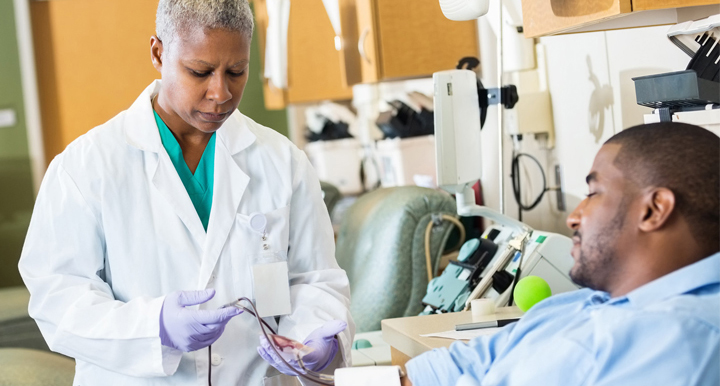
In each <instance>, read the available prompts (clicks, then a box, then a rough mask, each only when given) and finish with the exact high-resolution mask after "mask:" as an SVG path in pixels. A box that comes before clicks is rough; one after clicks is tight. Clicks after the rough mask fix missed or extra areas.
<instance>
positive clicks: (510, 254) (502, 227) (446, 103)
mask: <svg viewBox="0 0 720 386" xmlns="http://www.w3.org/2000/svg"><path fill="white" fill-rule="evenodd" d="M471 65H472V64H471ZM459 67H462V63H461V65H459ZM433 80H434V82H435V109H434V110H435V141H436V151H435V157H436V163H437V171H438V185H439V186H441V187H442V188H443V189H445V190H447V191H449V192H450V193H455V196H456V201H457V213H458V214H459V215H461V216H481V217H485V218H487V219H489V220H491V221H494V222H495V223H496V224H497V225H495V226H493V227H490V228H488V229H487V230H486V232H485V234H484V237H483V238H484V239H488V240H490V241H491V242H493V243H494V244H495V245H496V246H497V248H496V250H495V251H494V252H493V254H492V258H491V260H489V261H486V260H485V259H487V256H485V257H484V258H481V259H479V260H477V261H476V264H475V265H472V266H463V265H462V264H457V263H456V264H453V265H451V266H450V269H451V270H450V271H449V272H448V274H447V275H448V277H443V276H444V275H441V276H440V277H439V278H437V280H436V281H435V284H433V283H430V284H429V285H428V295H427V296H426V297H425V298H424V299H423V301H424V303H425V304H426V305H427V307H426V309H425V311H424V312H425V313H434V312H448V311H459V310H461V309H464V310H469V309H470V302H471V301H472V300H473V299H476V298H479V297H488V298H492V299H495V300H496V304H497V305H499V306H503V305H505V304H508V303H512V292H513V289H514V287H515V284H517V281H518V280H519V278H520V277H521V276H523V275H527V274H530V273H532V272H533V271H534V270H535V269H538V270H540V271H542V274H537V276H541V277H543V275H548V277H543V278H545V279H546V280H547V281H548V282H553V283H557V284H554V285H555V286H556V287H557V288H558V292H564V291H568V290H572V289H576V288H577V287H575V286H574V285H573V284H572V281H570V279H569V271H570V268H571V267H572V263H573V262H572V258H571V257H570V248H571V246H572V242H571V241H570V239H569V238H567V237H564V236H561V235H557V234H552V233H546V232H536V231H534V230H533V229H532V228H530V227H529V226H528V225H526V224H523V223H522V222H520V221H518V220H515V219H513V218H510V217H508V216H505V215H504V214H502V213H499V212H496V211H495V210H493V209H490V208H488V207H485V206H479V205H477V204H476V203H475V195H474V193H473V191H472V189H471V186H472V185H473V184H474V183H475V182H476V181H477V180H479V179H480V177H481V176H482V167H481V159H482V156H481V147H480V129H481V127H482V113H481V109H484V108H487V106H488V105H490V104H494V103H502V104H503V105H504V106H505V107H507V108H512V107H513V105H514V103H515V102H517V94H516V93H514V92H513V91H514V90H513V88H511V87H510V86H507V87H503V88H501V89H491V90H485V89H484V88H482V84H481V83H479V82H477V80H476V77H475V73H474V72H472V71H469V70H462V69H457V70H451V71H442V72H438V73H435V74H433ZM483 101H485V102H487V103H486V104H484V103H483ZM483 243H484V248H487V249H490V248H491V244H488V243H486V242H483ZM545 243H547V244H545ZM476 244H477V247H478V248H479V247H480V242H479V241H478V242H477V243H476ZM526 252H527V253H526ZM466 254H467V251H466ZM526 254H527V255H528V256H529V258H528V257H526ZM462 257H463V258H464V259H466V258H467V256H462ZM524 260H526V261H525V262H523V261H524ZM478 271H481V273H480V274H478ZM551 286H552V285H551ZM445 291H447V293H445ZM468 291H470V292H469V293H468Z"/></svg>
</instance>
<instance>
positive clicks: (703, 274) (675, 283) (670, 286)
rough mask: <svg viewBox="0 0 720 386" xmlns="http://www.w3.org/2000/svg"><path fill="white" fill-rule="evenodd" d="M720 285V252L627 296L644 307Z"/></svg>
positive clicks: (636, 304) (635, 303)
mask: <svg viewBox="0 0 720 386" xmlns="http://www.w3.org/2000/svg"><path fill="white" fill-rule="evenodd" d="M717 283H720V252H718V253H715V254H714V255H712V256H709V257H706V258H704V259H702V260H700V261H698V262H696V263H693V264H690V265H688V266H686V267H683V268H680V269H678V270H677V271H674V272H671V273H669V274H667V275H665V276H663V277H661V278H659V279H656V280H653V281H651V282H650V283H648V284H645V285H644V286H642V287H639V288H637V289H635V290H633V291H631V292H630V293H628V294H627V295H626V297H627V298H628V300H629V301H630V303H632V304H634V305H635V306H638V307H644V306H647V305H648V304H651V303H655V302H658V301H661V300H664V299H667V298H669V297H671V296H675V295H681V294H684V293H688V292H690V291H693V290H695V289H698V288H700V287H704V286H706V285H710V284H717Z"/></svg>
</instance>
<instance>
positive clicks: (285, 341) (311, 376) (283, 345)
mask: <svg viewBox="0 0 720 386" xmlns="http://www.w3.org/2000/svg"><path fill="white" fill-rule="evenodd" d="M242 302H246V303H247V304H249V307H246V306H244V305H243V304H242ZM226 307H237V308H239V309H241V310H243V311H244V312H247V313H249V314H250V315H252V316H254V317H255V319H257V322H258V326H259V327H260V331H261V332H262V334H263V336H264V337H265V339H267V340H268V342H271V344H270V347H272V349H273V350H274V351H275V353H276V354H277V356H278V357H279V358H280V360H281V361H282V362H283V363H284V364H285V365H286V366H287V367H288V368H289V369H291V370H292V371H293V372H295V373H296V374H297V376H298V377H301V378H303V379H305V380H308V381H311V382H315V383H318V384H320V385H328V386H333V385H335V384H336V383H335V378H336V376H337V374H336V375H335V376H333V375H328V374H322V373H319V372H316V371H313V370H310V369H308V368H307V367H306V366H305V364H304V363H303V360H302V358H303V357H304V356H306V355H307V354H310V353H311V352H312V351H313V349H312V348H311V347H308V346H305V345H304V344H302V343H300V342H298V341H295V340H293V339H290V338H286V337H284V336H280V335H277V333H276V332H275V330H274V329H273V328H272V327H270V325H268V324H267V322H265V321H264V320H263V319H261V318H260V316H259V314H258V312H257V309H256V308H255V304H254V303H253V302H252V300H250V299H248V298H246V297H241V298H238V299H237V300H235V301H232V302H230V303H227V304H225V305H223V306H222V307H220V308H226ZM268 331H269V333H268ZM211 350H212V348H211V347H208V361H210V355H211ZM293 360H295V361H297V363H298V365H299V366H300V369H297V368H295V367H294V366H293V365H291V364H290V362H291V361H293ZM378 367H379V368H383V367H384V368H388V367H390V368H397V370H396V371H395V372H394V373H392V374H395V375H397V376H398V379H399V377H400V376H402V371H401V369H400V368H399V367H397V366H378ZM340 370H343V371H342V372H343V373H346V372H347V371H348V370H347V369H337V370H335V371H336V373H337V372H338V371H340ZM384 374H385V375H387V374H388V373H387V372H385V373H384ZM344 375H345V374H344ZM343 379H347V378H343ZM344 384H347V383H346V382H343V383H339V384H338V386H343V385H344ZM208 386H211V383H210V369H208Z"/></svg>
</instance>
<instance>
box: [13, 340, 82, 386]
mask: <svg viewBox="0 0 720 386" xmlns="http://www.w3.org/2000/svg"><path fill="white" fill-rule="evenodd" d="M0 369H2V370H0V386H71V385H72V384H73V378H74V377H75V361H74V360H72V359H70V358H67V357H64V356H62V355H59V354H55V353H51V352H47V351H40V350H33V349H27V348H0Z"/></svg>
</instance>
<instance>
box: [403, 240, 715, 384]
mask: <svg viewBox="0 0 720 386" xmlns="http://www.w3.org/2000/svg"><path fill="white" fill-rule="evenodd" d="M407 370H408V375H409V377H410V380H411V381H412V382H413V385H416V386H425V385H434V386H436V385H455V384H456V383H457V381H458V379H459V378H460V377H461V376H462V377H463V382H461V383H462V384H468V383H467V382H466V381H469V383H470V384H477V385H482V386H485V385H497V386H519V385H532V386H553V385H568V386H573V385H596V386H599V385H603V386H605V385H607V386H610V385H612V386H618V385H633V386H636V385H650V386H670V385H673V386H674V385H677V386H692V385H703V386H717V385H720V253H716V254H714V255H712V256H710V257H707V258H705V259H703V260H701V261H699V262H697V263H695V264H692V265H689V266H687V267H684V268H682V269H680V270H677V271H675V272H673V273H670V274H668V275H666V276H663V277H661V278H659V279H657V280H655V281H653V282H650V283H648V284H646V285H644V286H642V287H640V288H637V289H635V290H634V291H632V292H630V293H628V294H627V295H626V296H621V297H617V298H610V295H609V294H608V293H606V292H600V291H593V290H590V289H582V290H578V291H574V292H570V293H565V294H560V295H557V296H553V297H551V298H548V299H546V300H544V301H542V302H540V303H538V304H537V305H535V307H533V308H532V309H530V310H529V311H528V312H527V313H526V314H525V315H524V316H523V317H522V319H520V321H519V322H517V323H513V324H511V325H509V326H506V327H505V328H503V329H502V330H501V331H500V332H499V333H497V334H496V335H493V336H482V337H479V338H476V339H473V340H472V341H470V342H469V343H467V344H466V343H462V342H455V343H453V344H452V345H451V346H450V348H449V349H445V348H442V349H435V350H433V351H431V352H427V353H425V354H423V355H420V356H418V357H416V358H414V359H412V360H411V361H409V362H408V363H407ZM470 378H472V379H470ZM473 381H474V382H473Z"/></svg>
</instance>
